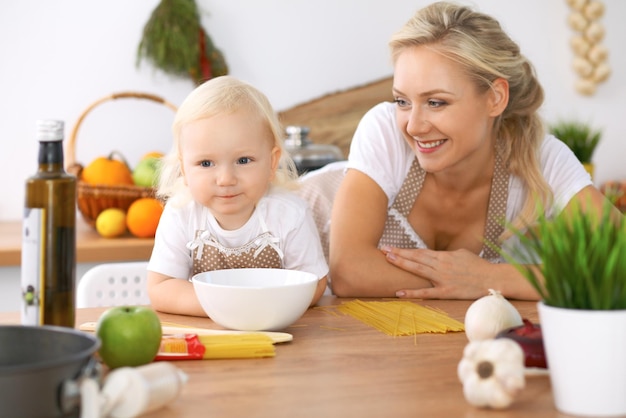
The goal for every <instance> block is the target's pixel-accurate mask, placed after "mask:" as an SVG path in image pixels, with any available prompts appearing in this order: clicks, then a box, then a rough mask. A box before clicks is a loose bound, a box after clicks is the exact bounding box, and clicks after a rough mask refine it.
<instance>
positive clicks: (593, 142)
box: [549, 119, 602, 176]
mask: <svg viewBox="0 0 626 418" xmlns="http://www.w3.org/2000/svg"><path fill="white" fill-rule="evenodd" d="M549 131H550V133H551V134H552V135H554V136H556V137H557V138H559V139H560V140H561V141H563V142H565V144H566V145H567V146H568V147H569V148H570V149H571V150H572V152H573V153H574V155H576V157H577V158H578V160H579V161H580V162H581V163H582V164H583V165H584V166H585V168H586V169H587V171H588V172H589V174H590V175H591V176H593V163H592V161H591V158H592V157H593V153H594V152H595V150H596V147H597V146H598V143H599V142H600V139H601V138H602V131H601V130H599V129H594V128H592V127H591V125H589V124H588V123H584V122H581V121H578V120H565V119H563V120H560V121H558V122H556V123H554V124H552V125H550V126H549Z"/></svg>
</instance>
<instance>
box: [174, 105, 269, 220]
mask: <svg viewBox="0 0 626 418" xmlns="http://www.w3.org/2000/svg"><path fill="white" fill-rule="evenodd" d="M181 158H182V168H183V173H184V177H185V183H186V184H187V186H188V187H189V190H190V192H191V195H192V197H193V199H194V200H195V201H196V202H198V203H200V204H202V205H204V206H206V207H207V208H208V209H209V210H210V211H211V213H212V214H213V216H215V218H216V219H217V221H218V222H219V223H220V225H221V226H222V228H224V229H237V228H239V227H241V226H243V225H244V224H245V223H246V222H247V220H248V219H249V218H250V216H251V215H252V212H253V211H254V208H255V206H256V204H257V203H258V201H259V200H260V199H261V197H263V195H264V194H265V192H266V191H267V189H268V187H269V185H270V182H271V180H272V179H273V177H274V174H275V172H276V168H277V167H278V161H279V158H280V150H279V149H278V148H277V147H275V146H274V138H273V136H272V134H271V132H270V130H269V129H268V127H267V124H266V123H264V121H263V120H262V119H261V118H259V117H258V116H254V115H251V114H250V112H246V111H237V112H235V113H221V114H218V115H215V116H212V117H210V118H206V119H200V120H197V121H195V122H192V123H189V124H187V125H186V126H184V127H183V129H182V131H181Z"/></svg>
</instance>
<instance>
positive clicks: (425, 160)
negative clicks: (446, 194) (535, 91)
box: [393, 46, 508, 173]
mask: <svg viewBox="0 0 626 418" xmlns="http://www.w3.org/2000/svg"><path fill="white" fill-rule="evenodd" d="M393 94H394V97H395V99H396V109H397V111H396V122H397V124H398V127H399V129H400V131H401V132H402V133H403V135H404V137H405V140H406V141H407V143H408V144H409V146H410V147H411V149H412V150H413V151H414V152H415V154H416V155H417V158H418V160H419V163H420V165H421V166H422V167H423V168H424V170H426V171H427V172H430V173H436V172H441V171H443V170H449V169H454V168H458V169H460V170H465V169H467V168H468V164H472V163H473V164H475V165H473V166H472V165H470V167H475V166H477V165H478V166H484V164H485V161H486V159H487V158H490V156H491V155H492V149H493V145H494V144H495V133H494V132H493V125H494V120H495V118H496V117H497V116H498V115H499V114H500V113H502V111H504V108H505V107H506V102H507V100H508V84H507V82H506V81H505V80H502V79H499V80H497V81H496V82H495V83H494V89H493V90H491V89H490V90H488V91H487V92H484V93H479V92H477V90H476V87H475V85H474V83H473V82H472V81H471V80H470V78H469V77H468V76H467V75H466V74H465V73H463V72H462V70H461V67H460V66H459V64H456V63H454V62H453V61H451V60H450V59H448V58H445V57H443V56H442V55H440V54H439V53H437V52H435V51H433V50H431V49H428V48H427V47H425V46H418V47H412V48H407V49H406V50H405V51H404V52H402V53H401V54H400V55H399V56H398V58H397V61H396V64H395V70H394V78H393Z"/></svg>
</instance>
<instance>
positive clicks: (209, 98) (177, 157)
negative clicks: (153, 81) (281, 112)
mask: <svg viewBox="0 0 626 418" xmlns="http://www.w3.org/2000/svg"><path fill="white" fill-rule="evenodd" d="M240 110H246V111H250V112H252V113H254V114H256V115H257V116H258V117H259V119H260V120H262V121H264V122H265V124H266V128H267V129H268V130H269V132H270V134H271V136H272V137H273V138H274V145H275V146H276V147H278V148H279V149H280V151H281V154H280V155H281V156H280V161H279V164H278V168H277V170H276V173H275V176H274V178H273V180H272V185H273V186H281V187H285V188H288V189H293V188H296V187H297V184H298V183H297V181H296V180H297V170H296V167H295V164H294V162H293V160H292V159H291V157H290V156H289V154H288V153H287V151H286V149H285V146H284V143H283V130H282V129H281V125H280V122H279V121H278V116H277V115H276V112H275V111H274V109H273V107H272V105H271V104H270V102H269V100H268V98H267V97H266V96H265V94H263V93H262V92H260V91H259V90H258V89H256V88H255V87H253V86H252V85H250V84H248V83H245V82H243V81H241V80H238V79H236V78H234V77H231V76H221V77H216V78H213V79H211V80H209V81H206V82H204V83H203V84H201V85H200V86H198V87H196V89H195V90H193V91H192V92H191V93H190V94H189V95H188V96H187V98H186V99H185V100H184V101H183V103H182V105H181V106H180V107H179V108H178V111H177V112H176V116H175V118H174V123H173V125H172V133H173V136H174V144H173V147H172V150H171V151H170V153H169V154H168V155H166V156H165V157H164V158H163V160H162V163H161V167H160V170H159V183H158V189H157V196H158V197H159V198H161V199H164V200H168V201H171V202H172V203H174V204H176V205H179V206H180V205H184V204H186V203H187V202H189V201H190V200H191V194H190V193H189V189H188V187H187V186H186V185H185V181H184V177H183V171H182V168H181V132H182V130H183V128H184V127H185V126H186V125H187V124H189V123H192V122H195V121H198V120H201V119H206V118H210V117H212V116H215V115H218V114H223V113H232V112H237V111H240Z"/></svg>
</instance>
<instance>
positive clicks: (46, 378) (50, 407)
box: [0, 325, 100, 417]
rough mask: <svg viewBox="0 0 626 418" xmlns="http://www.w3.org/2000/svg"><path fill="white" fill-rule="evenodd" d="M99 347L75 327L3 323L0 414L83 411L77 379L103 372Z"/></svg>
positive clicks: (71, 413) (50, 414)
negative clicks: (98, 358)
mask: <svg viewBox="0 0 626 418" xmlns="http://www.w3.org/2000/svg"><path fill="white" fill-rule="evenodd" d="M99 347H100V341H99V340H98V339H97V338H96V337H95V336H92V335H90V334H87V333H84V332H81V331H76V330H74V329H71V328H64V327H57V326H49V325H46V326H39V327H34V326H19V325H15V326H0V416H2V417H74V416H79V414H80V395H79V391H78V387H79V385H78V381H79V380H80V379H82V378H84V377H88V378H94V377H99V374H100V369H99V363H98V362H97V361H96V360H95V358H94V353H95V352H96V351H97V350H98V348H99Z"/></svg>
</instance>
